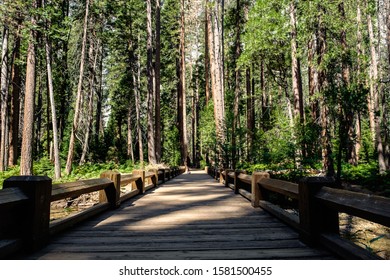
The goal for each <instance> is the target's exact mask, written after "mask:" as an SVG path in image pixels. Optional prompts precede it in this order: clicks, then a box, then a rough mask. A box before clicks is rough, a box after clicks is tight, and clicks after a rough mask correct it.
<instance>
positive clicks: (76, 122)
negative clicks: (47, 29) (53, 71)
mask: <svg viewBox="0 0 390 280" xmlns="http://www.w3.org/2000/svg"><path fill="white" fill-rule="evenodd" d="M89 4H90V1H89V0H87V2H86V4H85V17H84V30H83V40H82V45H81V58H80V73H79V82H78V86H77V96H76V106H75V110H74V118H73V126H72V131H71V134H70V140H69V150H68V158H67V161H66V168H65V173H66V174H67V175H69V174H70V173H71V172H72V163H73V157H74V149H75V141H76V133H77V131H78V127H79V120H80V108H81V105H82V104H81V100H82V89H83V78H84V67H85V52H86V45H87V30H88V20H89Z"/></svg>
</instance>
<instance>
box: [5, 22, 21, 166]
mask: <svg viewBox="0 0 390 280" xmlns="http://www.w3.org/2000/svg"><path fill="white" fill-rule="evenodd" d="M20 29H21V20H19V22H18V29H17V32H16V35H15V43H14V50H13V54H12V61H13V63H12V71H11V72H12V73H11V75H12V77H11V84H12V92H11V102H10V112H9V115H10V129H9V145H10V146H9V158H8V165H10V166H13V165H16V164H17V161H18V157H19V149H18V146H19V119H20V118H19V114H20V89H21V87H22V79H21V75H20V66H19V63H17V61H18V60H19V58H20V41H21V39H20V34H19V32H20Z"/></svg>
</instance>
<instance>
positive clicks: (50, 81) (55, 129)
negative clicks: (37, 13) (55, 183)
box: [42, 0, 61, 179]
mask: <svg viewBox="0 0 390 280" xmlns="http://www.w3.org/2000/svg"><path fill="white" fill-rule="evenodd" d="M42 5H43V7H45V0H43V1H42ZM44 40H45V49H46V68H47V83H48V90H49V98H50V107H51V118H52V126H53V144H54V146H53V150H54V151H53V152H54V178H55V179H59V178H61V161H60V149H59V143H58V140H59V138H58V127H57V114H56V106H55V101H54V87H53V76H52V67H51V57H52V55H51V46H50V43H49V39H48V35H46V36H45V39H44Z"/></svg>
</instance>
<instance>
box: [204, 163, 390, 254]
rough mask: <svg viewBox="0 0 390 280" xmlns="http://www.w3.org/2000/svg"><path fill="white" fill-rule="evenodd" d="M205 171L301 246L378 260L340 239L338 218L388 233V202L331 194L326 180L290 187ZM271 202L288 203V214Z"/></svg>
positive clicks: (259, 175)
mask: <svg viewBox="0 0 390 280" xmlns="http://www.w3.org/2000/svg"><path fill="white" fill-rule="evenodd" d="M206 171H207V172H208V174H210V176H212V177H214V178H215V179H216V180H219V181H220V182H221V183H222V184H225V186H226V187H230V188H232V189H233V190H234V191H235V193H237V194H241V195H242V196H244V197H245V198H247V199H248V200H250V201H251V203H252V206H254V207H262V208H263V209H264V210H266V211H268V212H270V213H271V214H273V215H275V216H276V217H278V218H279V219H281V220H283V221H284V222H285V223H287V224H288V225H290V226H291V227H293V228H295V229H296V230H297V231H298V232H299V234H300V238H301V240H302V241H303V242H305V243H308V244H310V245H316V244H321V245H323V246H325V247H327V248H328V249H329V250H331V251H333V252H334V253H336V254H338V255H339V256H340V257H342V258H345V259H378V258H379V259H380V257H378V256H376V255H374V254H372V253H370V252H368V251H367V250H365V249H363V248H361V247H359V246H357V245H356V244H354V243H352V242H351V241H349V240H346V239H344V238H342V237H341V236H340V230H339V213H347V214H349V215H352V216H356V217H360V218H363V219H366V220H368V221H371V222H375V223H378V224H381V225H383V226H386V227H390V199H389V198H385V197H381V196H375V195H368V194H363V193H357V192H351V191H346V190H342V189H336V188H335V182H334V180H333V179H332V178H327V177H306V178H303V179H302V180H301V181H300V182H299V184H294V183H290V182H287V181H282V180H276V179H271V178H270V175H269V173H266V172H254V173H253V174H252V175H246V174H244V172H243V171H232V170H224V171H223V170H218V169H215V168H212V167H211V168H210V167H208V168H206ZM278 197H279V198H280V197H281V198H282V199H279V200H278ZM275 200H276V201H277V202H280V201H282V203H281V204H286V203H288V204H289V205H290V209H286V208H285V207H281V206H280V205H277V203H274V201H275ZM291 209H293V211H291ZM289 210H290V211H289Z"/></svg>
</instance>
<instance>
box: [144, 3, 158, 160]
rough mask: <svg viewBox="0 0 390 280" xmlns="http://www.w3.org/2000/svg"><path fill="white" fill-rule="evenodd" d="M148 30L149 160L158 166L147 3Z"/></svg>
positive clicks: (151, 36)
mask: <svg viewBox="0 0 390 280" xmlns="http://www.w3.org/2000/svg"><path fill="white" fill-rule="evenodd" d="M146 9H147V10H146V17H147V19H146V21H147V22H146V25H147V27H146V29H147V43H146V44H147V46H146V48H147V62H146V71H147V74H146V75H147V79H148V98H147V99H148V100H147V103H148V108H147V110H148V159H149V163H150V164H156V145H155V133H154V132H155V127H154V114H153V113H154V108H155V107H154V105H155V102H154V87H153V85H154V84H153V80H154V77H153V45H152V38H153V32H152V3H151V0H147V1H146Z"/></svg>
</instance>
